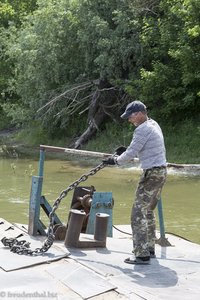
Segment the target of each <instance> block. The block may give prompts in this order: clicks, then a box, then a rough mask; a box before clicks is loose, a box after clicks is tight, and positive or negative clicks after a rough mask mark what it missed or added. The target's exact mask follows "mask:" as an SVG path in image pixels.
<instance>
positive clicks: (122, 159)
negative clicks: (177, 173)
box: [116, 119, 166, 169]
mask: <svg viewBox="0 0 200 300" xmlns="http://www.w3.org/2000/svg"><path fill="white" fill-rule="evenodd" d="M135 157H138V158H139V160H140V163H141V167H142V169H150V168H152V167H158V166H166V151H165V144H164V138H163V134H162V130H161V128H160V126H159V125H158V123H157V122H156V121H154V120H152V119H148V120H147V121H145V122H144V123H142V124H140V125H139V126H138V127H137V128H136V129H135V131H134V134H133V139H132V141H131V143H130V145H129V146H128V148H127V150H126V151H125V152H124V153H122V154H121V155H120V156H118V157H117V158H116V162H117V164H118V165H123V164H125V163H127V162H129V161H131V160H132V159H134V158H135Z"/></svg>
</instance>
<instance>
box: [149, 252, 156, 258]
mask: <svg viewBox="0 0 200 300" xmlns="http://www.w3.org/2000/svg"><path fill="white" fill-rule="evenodd" d="M149 252H150V257H151V258H156V254H155V251H154V250H153V251H149Z"/></svg>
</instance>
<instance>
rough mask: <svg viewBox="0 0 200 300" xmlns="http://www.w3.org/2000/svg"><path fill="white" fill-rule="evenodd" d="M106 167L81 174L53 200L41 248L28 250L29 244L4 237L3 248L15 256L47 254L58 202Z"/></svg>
mask: <svg viewBox="0 0 200 300" xmlns="http://www.w3.org/2000/svg"><path fill="white" fill-rule="evenodd" d="M105 166H106V164H104V163H103V162H102V163H101V164H99V165H98V166H96V167H95V168H93V169H91V170H90V171H89V172H88V173H87V174H83V175H82V176H81V177H80V178H79V179H78V180H76V181H74V182H73V183H71V184H70V185H69V186H68V188H66V189H65V190H63V191H62V192H61V193H60V195H59V196H58V198H57V199H56V200H55V202H54V204H53V207H52V210H51V212H50V214H49V226H48V231H47V239H46V240H45V241H44V244H43V245H42V247H41V248H36V249H35V250H31V249H30V243H28V242H26V241H24V240H23V241H18V240H17V238H10V239H7V238H6V237H4V238H3V239H2V240H1V241H2V243H3V244H4V246H8V247H10V248H11V249H10V251H12V252H15V253H17V254H21V255H22V254H24V255H40V254H42V253H44V252H47V251H48V250H49V249H50V248H51V246H52V245H53V242H54V239H55V236H54V232H53V226H54V217H55V211H56V210H57V208H58V207H59V205H60V202H61V201H62V199H63V198H65V197H66V196H67V194H68V192H69V191H71V190H74V189H75V188H76V187H77V186H78V185H79V184H80V183H81V182H83V181H86V180H87V179H88V177H89V176H93V175H95V174H96V173H97V172H99V171H100V170H101V169H103V168H104V167H105Z"/></svg>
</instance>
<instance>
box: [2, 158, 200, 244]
mask: <svg viewBox="0 0 200 300" xmlns="http://www.w3.org/2000/svg"><path fill="white" fill-rule="evenodd" d="M99 162H100V161H95V163H94V164H93V163H92V164H89V163H88V162H78V161H61V160H46V161H45V165H44V180H43V189H42V195H45V197H46V199H47V200H48V201H49V202H50V203H51V204H53V203H54V201H55V199H56V198H57V197H58V196H59V195H60V193H61V191H62V190H64V189H66V188H67V187H68V185H69V184H71V183H72V182H74V181H75V180H77V179H79V178H80V176H81V175H83V174H84V173H87V172H88V171H89V170H90V169H91V168H93V167H94V166H96V165H97V164H98V163H99ZM0 170H1V175H0V217H2V218H4V219H6V220H8V221H10V222H17V223H25V224H27V223H28V211H29V198H30V190H31V178H32V176H33V175H38V161H34V160H31V159H30V160H29V159H1V160H0ZM170 173H171V172H169V174H168V179H167V182H166V184H165V187H164V189H163V192H162V202H163V213H164V222H165V230H166V232H171V233H174V234H177V235H180V236H182V237H184V238H186V239H189V240H191V241H193V242H196V243H199V244H200V234H199V228H200V176H187V175H175V174H170ZM140 174H141V171H140V170H137V169H135V168H119V167H106V168H104V169H102V170H100V171H99V172H98V173H96V174H95V175H94V176H91V177H89V178H88V180H87V181H86V182H84V183H82V185H87V186H90V185H93V186H95V188H96V191H98V192H110V191H111V192H112V193H113V198H114V208H113V224H114V225H117V224H130V212H131V207H132V203H133V200H134V192H135V189H136V186H137V182H138V180H139V176H140ZM72 196H73V192H69V194H68V195H67V197H66V198H64V199H63V200H62V202H61V204H60V206H59V208H58V210H57V214H58V216H59V218H60V219H61V220H62V221H63V222H64V223H66V221H67V218H68V212H69V208H70V206H71V200H72ZM156 213H157V212H156ZM41 218H42V220H43V221H44V223H46V224H48V219H47V217H46V216H45V215H44V214H41Z"/></svg>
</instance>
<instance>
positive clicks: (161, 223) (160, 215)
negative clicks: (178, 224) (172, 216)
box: [157, 198, 165, 238]
mask: <svg viewBox="0 0 200 300" xmlns="http://www.w3.org/2000/svg"><path fill="white" fill-rule="evenodd" d="M157 208H158V218H159V226H160V237H162V238H163V237H165V225H164V218H163V208H162V199H161V198H160V200H159V201H158V204H157Z"/></svg>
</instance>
